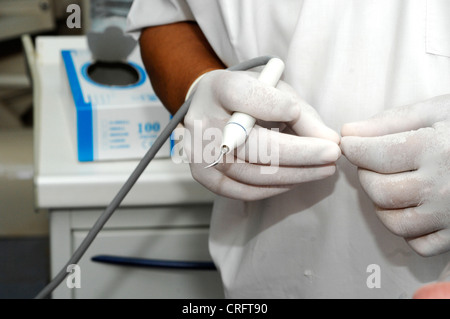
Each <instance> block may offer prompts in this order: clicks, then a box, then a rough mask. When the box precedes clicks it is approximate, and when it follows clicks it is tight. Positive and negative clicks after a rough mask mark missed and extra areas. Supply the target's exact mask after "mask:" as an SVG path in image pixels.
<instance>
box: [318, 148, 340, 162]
mask: <svg viewBox="0 0 450 319" xmlns="http://www.w3.org/2000/svg"><path fill="white" fill-rule="evenodd" d="M341 155H342V152H341V148H340V147H339V146H338V145H337V144H333V145H332V146H330V147H328V148H327V149H326V150H324V151H323V152H322V160H323V161H324V162H325V163H334V162H336V161H337V160H338V159H339V158H340V157H341Z"/></svg>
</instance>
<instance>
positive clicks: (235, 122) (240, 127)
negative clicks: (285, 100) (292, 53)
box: [221, 58, 284, 154]
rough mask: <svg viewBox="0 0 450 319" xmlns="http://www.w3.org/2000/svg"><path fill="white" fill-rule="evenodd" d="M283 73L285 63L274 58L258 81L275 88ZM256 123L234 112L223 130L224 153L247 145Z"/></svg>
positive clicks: (243, 114)
mask: <svg viewBox="0 0 450 319" xmlns="http://www.w3.org/2000/svg"><path fill="white" fill-rule="evenodd" d="M283 71H284V62H283V61H282V60H280V59H278V58H272V59H270V60H269V62H268V63H267V64H266V66H265V67H264V69H263V70H262V72H261V74H260V75H259V77H258V80H259V81H261V82H263V83H265V84H267V85H270V86H273V87H275V86H276V85H277V83H278V81H279V80H280V77H281V74H282V73H283ZM255 122H256V119H255V118H254V117H252V116H250V115H248V114H246V113H242V112H234V113H233V115H232V116H231V118H230V120H229V121H228V122H227V124H226V125H225V128H224V130H223V140H222V145H221V150H222V152H223V153H224V154H226V153H228V152H230V151H231V150H233V149H235V148H236V147H238V146H240V145H242V144H243V143H245V140H246V139H247V137H248V135H249V134H250V131H251V130H252V128H253V126H254V125H255Z"/></svg>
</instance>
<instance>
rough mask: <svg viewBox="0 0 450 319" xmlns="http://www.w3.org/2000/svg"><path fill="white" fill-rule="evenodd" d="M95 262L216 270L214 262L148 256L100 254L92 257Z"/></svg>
mask: <svg viewBox="0 0 450 319" xmlns="http://www.w3.org/2000/svg"><path fill="white" fill-rule="evenodd" d="M91 260H92V261H94V262H99V263H105V264H113V265H122V266H135V267H148V268H175V269H192V270H216V266H215V265H214V263H213V262H207V261H173V260H161V259H146V258H134V257H121V256H110V255H98V256H94V257H92V258H91Z"/></svg>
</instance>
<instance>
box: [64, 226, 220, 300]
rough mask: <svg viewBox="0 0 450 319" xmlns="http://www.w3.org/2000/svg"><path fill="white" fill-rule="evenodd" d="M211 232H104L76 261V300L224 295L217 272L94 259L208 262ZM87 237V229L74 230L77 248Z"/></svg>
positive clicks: (191, 229) (189, 229) (195, 229)
mask: <svg viewBox="0 0 450 319" xmlns="http://www.w3.org/2000/svg"><path fill="white" fill-rule="evenodd" d="M208 231H209V230H208V228H207V227H179V228H153V229H141V230H139V229H135V230H103V231H102V232H100V233H99V235H98V236H97V238H96V239H95V241H94V242H93V243H92V245H91V247H90V248H89V249H88V251H87V252H86V254H85V255H84V257H83V258H82V259H81V260H80V262H79V264H78V265H79V266H80V279H81V280H80V282H81V288H74V289H72V290H71V291H72V295H73V298H89V299H99V298H101V299H103V298H134V299H136V298H183V299H189V298H223V292H222V284H221V281H220V277H219V274H218V272H217V271H216V270H197V269H173V268H169V269H166V268H154V267H137V266H124V265H120V264H117V265H115V264H109V263H99V262H95V261H92V260H91V258H92V257H94V256H97V255H112V256H120V257H131V258H145V259H157V260H168V261H180V262H192V261H197V262H208V261H211V257H210V255H209V252H208ZM86 235H87V231H74V232H73V233H72V237H73V238H72V239H73V240H72V243H73V247H72V250H73V251H75V249H76V248H77V247H78V246H79V245H80V244H81V242H82V240H83V239H84V238H85V236H86ZM63 285H64V284H63ZM67 289H68V288H67Z"/></svg>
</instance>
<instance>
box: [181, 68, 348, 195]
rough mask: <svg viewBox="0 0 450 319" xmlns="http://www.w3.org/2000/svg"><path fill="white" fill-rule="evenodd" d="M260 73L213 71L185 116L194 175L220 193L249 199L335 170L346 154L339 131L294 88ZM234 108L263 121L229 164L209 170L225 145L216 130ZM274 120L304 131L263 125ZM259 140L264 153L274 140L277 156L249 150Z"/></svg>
mask: <svg viewBox="0 0 450 319" xmlns="http://www.w3.org/2000/svg"><path fill="white" fill-rule="evenodd" d="M257 76H258V73H254V72H233V71H227V70H216V71H211V72H209V73H207V74H206V75H205V76H204V77H202V78H201V79H200V81H199V82H198V84H197V86H196V89H195V91H194V93H193V94H194V96H193V100H192V102H191V106H190V109H189V111H188V113H187V115H186V116H185V119H184V126H185V128H186V130H187V133H189V138H186V136H184V141H183V148H184V150H183V151H184V152H185V154H184V155H185V156H187V158H188V159H189V162H190V168H191V172H192V175H193V177H194V178H195V179H196V180H197V181H198V182H200V183H201V184H202V185H204V186H205V187H206V188H208V189H210V190H211V191H213V192H215V193H217V194H219V195H222V196H226V197H230V198H234V199H242V200H249V201H250V200H257V199H263V198H267V197H270V196H273V195H276V194H280V193H282V192H285V191H287V190H289V189H291V188H292V187H294V186H295V185H297V184H299V183H303V182H308V181H313V180H317V179H322V178H325V177H328V176H330V175H332V174H334V172H335V164H334V162H335V161H336V160H337V159H338V158H339V157H340V155H341V151H340V148H339V146H338V143H339V140H340V138H339V135H338V134H337V133H336V132H334V131H333V130H331V129H330V128H328V127H326V126H325V125H324V124H323V123H322V121H321V120H320V118H319V116H318V115H317V113H316V112H315V111H314V110H313V109H312V107H311V106H309V105H307V104H306V103H305V102H303V101H302V100H301V99H300V98H299V97H298V96H297V95H296V94H295V92H294V90H293V88H292V87H290V86H289V85H288V84H286V83H284V82H282V81H280V82H279V84H278V86H277V88H273V87H270V86H268V85H265V84H263V83H261V82H259V81H258V80H257ZM234 111H240V112H244V113H247V114H249V115H251V116H253V117H255V118H256V119H259V120H262V121H257V125H255V127H254V128H253V130H252V131H251V133H250V134H249V137H248V139H247V141H246V143H245V144H244V145H243V146H241V147H240V148H238V149H237V150H236V152H234V153H232V154H228V155H227V157H226V163H221V164H219V165H217V166H215V167H212V168H207V169H205V166H207V165H208V164H210V163H212V162H213V161H214V160H215V159H216V158H217V156H218V154H219V149H220V144H221V135H220V136H218V137H217V136H215V134H213V135H214V138H211V132H213V133H220V134H221V132H222V130H223V127H224V126H225V124H226V122H227V121H228V120H229V118H230V116H231V114H232V113H233V112H234ZM269 122H278V123H275V124H276V125H278V126H280V124H282V125H281V126H282V127H283V128H284V129H291V130H293V131H294V132H295V133H296V134H298V135H301V136H296V135H294V134H285V133H281V131H279V132H277V131H273V130H271V129H266V128H264V127H263V126H261V125H266V124H267V125H272V126H273V124H274V123H269ZM211 128H212V129H213V130H211ZM214 129H215V131H214ZM209 138H211V139H214V140H213V141H211V140H208V139H209ZM202 142H203V145H202V146H201V147H198V145H200V144H202ZM255 145H257V147H258V152H260V150H264V149H265V148H267V146H268V145H269V147H272V148H273V149H271V151H272V152H273V153H276V155H277V156H276V157H277V158H274V157H273V156H272V157H271V162H270V163H268V162H267V159H264V158H263V156H262V157H261V156H258V158H253V159H252V158H251V157H250V155H249V152H248V151H249V150H254V149H255ZM243 150H245V151H246V152H243ZM275 151H276V152H275ZM267 153H268V154H269V152H267ZM205 154H208V155H209V156H208V158H205V157H206V156H204V155H205ZM202 155H203V156H202ZM235 156H236V157H235ZM238 161H239V162H238ZM268 165H271V166H268Z"/></svg>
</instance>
